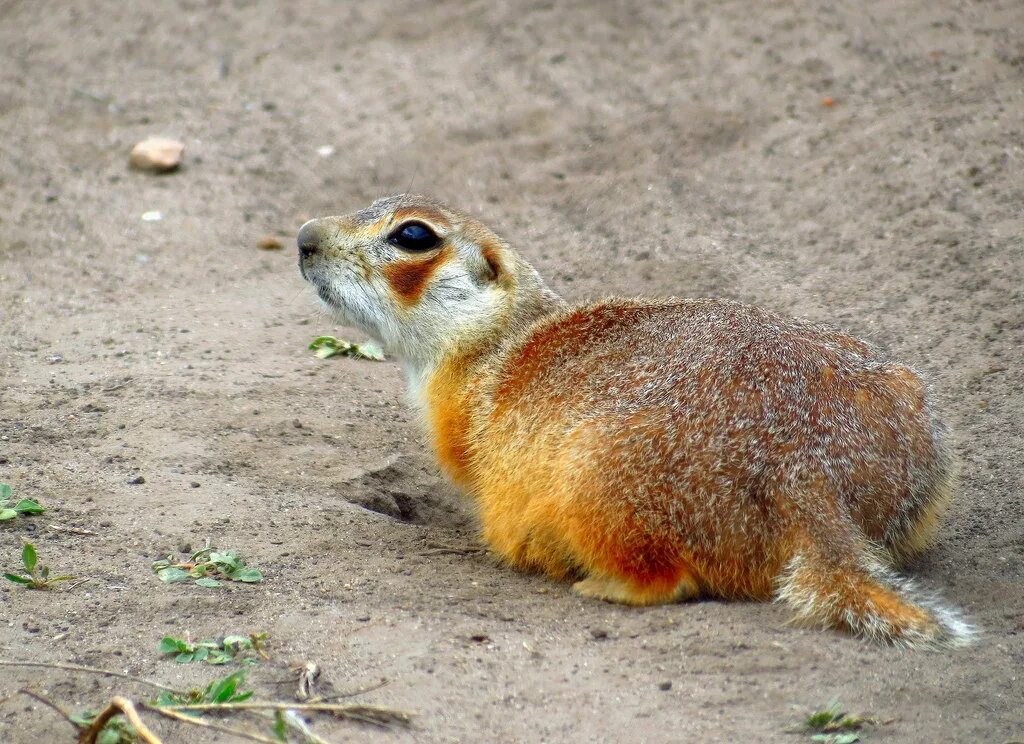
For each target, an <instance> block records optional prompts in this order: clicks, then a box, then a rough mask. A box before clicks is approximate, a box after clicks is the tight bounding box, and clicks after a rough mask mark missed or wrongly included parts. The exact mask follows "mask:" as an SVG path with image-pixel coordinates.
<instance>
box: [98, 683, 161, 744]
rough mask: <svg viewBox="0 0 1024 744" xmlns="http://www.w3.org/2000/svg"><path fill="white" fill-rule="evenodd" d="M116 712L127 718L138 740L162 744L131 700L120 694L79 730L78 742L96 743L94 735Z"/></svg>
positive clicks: (148, 743) (147, 743) (151, 743)
mask: <svg viewBox="0 0 1024 744" xmlns="http://www.w3.org/2000/svg"><path fill="white" fill-rule="evenodd" d="M118 713H120V714H121V715H123V716H124V717H125V718H127V719H128V723H130V724H131V725H132V728H133V729H135V735H136V736H138V737H139V741H142V742H145V744H163V742H162V741H160V738H159V737H158V736H157V735H156V734H154V733H153V732H152V731H150V730H149V727H148V726H147V725H146V724H145V723H143V721H142V718H140V717H139V712H138V711H137V710H135V705H134V704H132V701H131V700H128V699H127V698H123V697H121V696H120V695H116V696H114V697H113V698H112V699H111V700H110V702H109V703H108V704H107V707H106V708H104V709H103V710H101V711H100V712H99V715H97V716H96V718H94V719H93V721H92V723H91V724H89V727H88V728H84V729H82V730H81V732H80V733H79V734H78V744H96V737H97V736H99V733H100V731H102V730H103V727H104V726H106V725H107V721H109V720H110V719H111V718H113V717H114V716H116V715H117V714H118Z"/></svg>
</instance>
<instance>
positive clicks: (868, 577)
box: [776, 547, 976, 648]
mask: <svg viewBox="0 0 1024 744" xmlns="http://www.w3.org/2000/svg"><path fill="white" fill-rule="evenodd" d="M776 596H777V598H778V600H779V601H781V602H784V603H785V604H787V605H789V606H790V607H792V608H793V610H795V612H796V616H797V620H798V621H803V622H808V623H811V624H814V625H819V626H826V627H831V628H842V629H845V630H848V631H849V632H851V633H853V634H854V635H857V636H864V637H866V638H870V639H872V640H876V641H880V642H882V643H889V644H892V645H896V646H905V647H908V648H920V647H949V646H962V645H966V644H968V643H970V642H971V641H972V640H973V638H974V636H975V634H976V631H975V630H974V628H973V627H972V626H971V625H970V624H968V623H967V622H966V621H965V620H964V619H963V617H962V616H961V614H960V613H959V612H958V611H957V610H955V609H953V608H951V607H948V606H946V605H944V604H943V603H942V602H941V601H940V600H939V599H938V598H937V597H934V596H930V595H928V594H926V593H924V592H921V591H920V590H918V589H917V587H916V586H915V585H914V583H913V582H911V581H910V580H909V579H906V578H903V577H901V576H899V575H897V574H895V573H894V572H892V571H891V570H889V569H888V568H886V567H885V565H884V564H883V563H882V562H881V561H878V560H876V559H874V558H872V557H869V556H866V555H864V556H860V557H859V560H858V559H857V558H854V559H852V560H849V561H846V560H839V561H837V560H835V559H834V558H830V557H827V555H826V553H825V551H823V550H821V549H817V548H814V547H810V548H802V549H799V550H798V551H797V552H796V553H795V554H794V556H793V558H792V559H791V560H790V561H789V564H788V565H787V566H786V569H785V571H784V572H783V574H782V575H781V577H780V579H779V583H778V591H777V594H776Z"/></svg>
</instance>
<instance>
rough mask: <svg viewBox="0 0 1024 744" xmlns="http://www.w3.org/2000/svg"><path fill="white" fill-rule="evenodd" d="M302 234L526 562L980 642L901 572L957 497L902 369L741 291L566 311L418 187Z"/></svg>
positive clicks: (522, 268) (600, 579)
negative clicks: (743, 299)
mask: <svg viewBox="0 0 1024 744" xmlns="http://www.w3.org/2000/svg"><path fill="white" fill-rule="evenodd" d="M298 247H299V266H300V270H301V272H302V275H303V277H304V278H305V279H307V280H308V281H309V282H311V283H312V284H313V285H314V286H315V287H316V290H317V293H318V294H319V296H320V298H321V300H322V301H323V302H324V303H325V304H326V305H327V307H328V308H329V309H330V311H332V312H333V313H334V314H335V316H336V317H337V318H338V319H339V320H341V321H342V322H345V323H348V324H353V325H356V326H358V327H359V328H361V329H362V330H363V331H365V332H366V333H368V334H370V335H371V336H373V337H374V338H376V339H377V340H379V341H380V342H382V343H383V344H384V345H385V347H386V348H388V349H390V350H391V352H392V353H393V354H395V355H396V356H397V357H398V358H399V359H400V360H401V361H402V363H403V365H404V368H405V372H406V375H407V377H408V381H409V392H410V398H411V399H412V401H413V402H414V404H415V406H416V407H417V408H418V409H419V410H420V411H421V412H422V414H423V418H424V421H425V425H426V428H427V431H428V433H429V436H430V438H431V440H432V444H433V448H434V451H435V453H436V455H437V458H438V460H439V461H440V464H441V467H442V468H443V470H444V471H445V472H446V473H447V474H448V475H449V476H450V477H451V479H452V480H453V481H454V482H455V483H456V484H458V485H459V486H460V487H461V488H462V489H464V490H465V491H466V492H467V493H468V494H469V495H470V496H472V498H473V499H474V500H475V502H476V505H477V507H478V511H479V516H480V521H481V523H482V530H483V537H484V540H485V541H486V543H487V544H488V545H489V546H490V547H491V548H492V549H493V550H494V552H495V553H497V555H498V556H500V557H501V558H502V559H504V560H505V561H507V562H508V563H509V564H511V565H513V566H517V567H520V568H523V569H527V570H534V571H541V572H544V573H546V574H548V575H549V576H552V577H554V578H558V579H565V578H572V579H573V580H575V583H574V584H573V587H574V589H575V590H576V591H577V592H579V593H580V594H582V595H585V596H588V597H598V598H601V599H605V600H610V601H614V602H623V603H626V604H631V605H650V604H658V603H663V602H673V601H678V600H686V599H693V598H696V597H720V598H748V599H759V600H768V599H771V598H777V599H779V600H781V601H782V602H784V603H785V604H787V605H789V606H790V607H791V608H792V609H793V610H794V611H795V613H796V615H797V617H798V618H799V619H801V620H805V621H809V622H812V623H815V624H818V625H824V626H831V627H838V628H845V629H847V630H849V631H852V632H853V633H855V634H858V635H864V636H868V637H871V638H874V639H878V640H882V641H887V642H891V643H894V644H898V645H906V646H924V645H938V644H949V645H954V644H959V643H962V642H965V641H966V640H968V639H969V637H970V635H971V632H972V631H971V628H970V627H969V626H968V625H967V624H966V623H965V622H964V621H963V620H962V619H961V618H960V616H959V614H958V613H957V612H956V611H955V610H952V609H950V608H948V607H946V606H944V605H943V604H941V603H940V602H939V601H938V600H936V599H935V598H932V597H929V596H927V595H923V594H921V593H919V592H918V591H917V590H916V589H915V588H914V587H913V585H912V584H911V583H910V582H909V581H908V580H907V579H904V578H902V577H900V576H898V575H897V574H896V573H895V572H894V568H895V567H897V566H898V565H899V564H900V563H902V562H904V561H905V560H906V559H908V558H910V557H911V556H913V555H915V554H916V553H918V552H919V551H921V550H922V549H923V548H925V547H926V546H927V545H928V544H929V543H930V542H931V541H932V539H933V537H934V535H935V532H936V528H937V526H938V521H939V518H940V516H941V514H942V512H943V510H944V509H945V507H946V505H947V503H948V501H949V499H950V496H951V493H952V489H953V460H952V456H951V452H950V446H949V444H948V443H947V441H946V434H945V431H944V429H943V427H942V425H941V424H940V423H939V422H938V420H937V419H936V418H935V416H934V415H933V413H932V411H931V409H930V405H929V400H928V396H927V394H926V391H925V386H924V385H923V383H922V381H921V379H920V377H919V376H918V375H917V374H916V373H915V372H914V371H913V370H911V369H910V368H909V367H906V366H904V365H902V364H900V363H898V362H894V361H892V360H890V359H888V358H887V357H885V356H883V355H882V354H881V353H880V352H879V351H878V350H877V349H875V348H874V347H872V346H871V345H869V344H867V343H865V342H863V341H860V340H858V339H855V338H853V337H851V336H848V335H845V334H843V333H840V332H838V331H835V330H832V329H830V328H826V327H823V326H819V325H814V324H811V323H808V322H804V321H800V320H794V319H789V318H784V317H781V316H779V315H776V314H774V313H772V312H769V311H767V310H764V309H761V308H758V307H752V306H749V305H745V304H741V303H738V302H731V301H725V300H717V299H666V300H649V299H609V300H603V301H600V302H595V303H591V304H586V305H575V306H574V305H569V304H567V303H566V302H565V301H563V300H562V299H561V298H559V297H558V296H557V295H556V294H555V293H554V292H552V291H551V290H550V289H548V288H547V287H546V286H545V284H544V282H543V280H542V279H541V278H540V276H539V275H538V274H537V272H536V271H535V270H534V269H533V268H532V267H531V266H530V265H529V264H528V263H527V262H526V261H525V260H523V258H521V257H520V256H519V255H518V254H517V253H516V252H515V251H513V250H512V249H511V248H510V246H509V245H508V244H507V243H506V242H505V241H504V240H502V239H501V238H499V237H498V236H497V235H495V234H494V233H493V232H492V231H491V230H489V229H488V228H487V227H486V226H484V225H483V224H482V223H481V222H479V221H478V220H476V219H474V218H472V217H470V216H468V215H466V214H463V213H461V212H459V211H457V210H455V209H451V208H449V207H447V206H444V205H443V204H440V203H438V202H436V201H434V200H432V199H429V198H426V197H422V196H414V195H408V194H406V195H399V196H392V197H387V198H384V199H380V200H378V201H376V202H374V203H373V204H372V205H371V206H370V207H368V208H366V209H363V210H361V211H359V212H356V213H354V214H352V215H348V216H344V217H325V218H322V219H315V220H311V221H309V222H307V223H306V224H305V225H303V227H302V229H301V231H300V232H299V236H298Z"/></svg>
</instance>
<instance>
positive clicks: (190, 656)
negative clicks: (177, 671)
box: [160, 633, 269, 664]
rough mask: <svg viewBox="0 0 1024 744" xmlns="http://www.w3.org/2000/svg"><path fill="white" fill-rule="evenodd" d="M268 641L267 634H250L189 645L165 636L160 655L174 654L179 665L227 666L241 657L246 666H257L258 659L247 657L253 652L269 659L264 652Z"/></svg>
mask: <svg viewBox="0 0 1024 744" xmlns="http://www.w3.org/2000/svg"><path fill="white" fill-rule="evenodd" d="M266 641H267V634H266V633H250V634H249V635H247V636H244V635H229V636H224V637H223V638H221V639H220V640H215V641H197V642H195V643H189V642H188V641H186V640H185V639H183V638H174V637H173V636H165V637H164V638H163V640H161V641H160V653H162V654H174V655H175V656H174V660H175V661H176V662H178V663H179V664H187V663H189V662H191V661H205V662H206V663H207V664H227V663H228V662H229V661H233V660H235V659H236V658H238V657H239V656H245V658H244V659H242V661H243V663H245V664H255V663H256V659H255V658H254V657H252V656H249V655H246V654H247V652H249V651H253V652H255V653H257V654H259V655H260V656H261V657H262V658H264V659H267V658H269V657H268V656H267V654H266V652H265V651H264V650H263V647H264V644H265V643H266Z"/></svg>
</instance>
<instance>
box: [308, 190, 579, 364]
mask: <svg viewBox="0 0 1024 744" xmlns="http://www.w3.org/2000/svg"><path fill="white" fill-rule="evenodd" d="M298 246H299V270H300V271H301V272H302V276H303V278H305V279H306V280H307V281H309V282H310V283H311V284H313V285H314V286H315V287H316V290H317V294H318V295H319V296H320V299H321V300H322V301H323V302H324V304H325V305H326V306H327V307H328V309H329V310H330V311H331V312H332V313H333V314H334V315H335V316H336V317H337V318H338V319H339V320H340V321H341V322H344V323H349V324H352V325H355V326H357V327H359V328H361V329H362V330H363V331H365V332H366V333H368V334H369V335H371V336H373V337H374V338H376V339H377V340H379V341H380V342H381V343H383V344H384V345H385V347H387V348H388V349H389V350H391V351H392V352H393V353H395V354H397V355H398V356H399V357H400V358H402V359H403V360H405V361H407V362H411V363H413V364H414V365H416V366H421V365H423V364H428V363H430V362H431V361H433V360H436V359H439V358H440V357H441V356H443V355H444V354H445V353H446V352H448V351H449V350H451V349H453V348H455V347H457V346H460V345H467V344H468V345H474V344H479V343H487V342H491V341H498V340H500V338H502V337H503V336H505V335H506V334H507V333H508V332H509V331H511V330H514V329H515V327H516V326H518V325H520V324H522V323H525V322H529V321H530V320H532V319H533V318H535V317H537V316H538V315H540V314H542V313H543V312H544V311H546V310H548V309H550V308H551V307H553V306H555V305H557V304H558V303H559V302H560V301H559V300H558V298H557V297H556V296H555V295H554V294H553V293H552V292H551V291H550V290H548V289H547V288H546V287H545V286H544V283H543V282H542V281H541V279H540V277H539V276H538V275H537V272H536V271H534V270H533V268H532V267H530V265H529V264H527V263H526V262H525V261H523V260H522V259H521V258H520V257H519V256H518V255H517V254H516V253H515V252H514V251H513V250H512V249H511V248H510V247H509V246H508V244H507V243H505V241H503V240H502V239H501V238H499V237H498V236H497V235H495V234H494V233H493V232H492V231H491V230H489V229H488V228H487V227H486V226H484V225H483V224H482V223H481V222H479V221H478V220H476V219H473V218H472V217H469V216H468V215H465V214H463V213H461V212H459V211H457V210H454V209H451V208H449V207H446V206H444V205H442V204H439V203H438V202H435V201H433V200H431V199H429V198H427V197H423V196H416V195H412V194H402V195H398V196H389V197H385V198H383V199H378V200H377V201H375V202H374V203H373V204H371V205H370V206H369V207H367V208H366V209H362V210H360V211H358V212H355V213H354V214H350V215H347V216H344V217H322V218H319V219H313V220H310V221H309V222H307V223H306V224H305V225H303V226H302V229H301V230H300V231H299V236H298Z"/></svg>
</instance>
